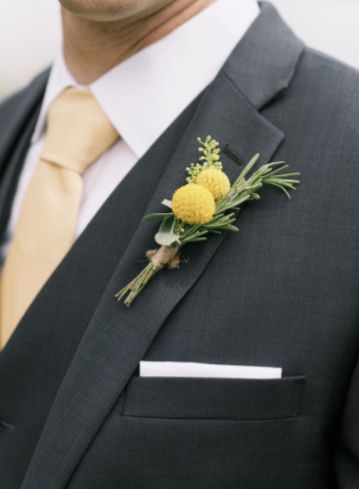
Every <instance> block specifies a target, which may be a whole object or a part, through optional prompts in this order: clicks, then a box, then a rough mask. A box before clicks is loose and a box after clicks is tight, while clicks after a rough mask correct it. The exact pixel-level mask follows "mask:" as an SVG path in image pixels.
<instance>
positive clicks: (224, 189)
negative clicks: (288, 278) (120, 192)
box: [116, 136, 299, 307]
mask: <svg viewBox="0 0 359 489" xmlns="http://www.w3.org/2000/svg"><path fill="white" fill-rule="evenodd" d="M198 141H199V143H200V144H201V147H200V148H199V150H198V151H199V152H200V153H201V156H200V158H199V162H198V163H197V164H196V165H194V164H193V163H192V164H191V166H190V167H189V168H187V172H188V175H189V176H188V178H187V185H184V186H183V187H181V188H179V189H178V190H176V191H175V193H174V194H173V197H172V201H169V200H167V199H165V200H163V202H162V204H163V205H164V206H166V207H168V208H169V209H170V211H169V212H167V213H161V214H151V215H149V216H146V217H144V218H143V221H152V220H154V219H159V220H162V223H161V225H160V227H159V230H158V233H157V234H156V235H155V241H156V243H157V244H158V245H160V248H157V249H154V250H149V251H147V253H146V256H147V258H148V260H149V261H148V264H147V266H146V267H145V268H144V269H143V270H142V272H141V273H140V274H139V275H138V276H137V277H136V278H134V279H133V280H132V281H131V282H130V283H129V284H128V285H126V287H124V288H123V289H122V290H120V291H119V292H118V293H117V294H116V297H117V299H118V300H119V301H120V300H121V299H123V298H124V297H125V296H126V295H127V298H126V299H125V301H124V302H125V304H126V306H128V307H129V306H130V305H131V304H132V302H133V301H134V299H135V298H136V297H137V296H138V294H139V293H140V292H142V290H143V289H144V288H145V287H146V285H147V284H148V283H149V282H150V280H152V279H153V278H154V277H155V276H156V274H157V273H158V272H159V271H160V270H161V269H162V268H164V267H167V268H169V269H175V268H178V267H179V263H180V250H181V248H182V247H183V246H184V245H186V244H188V243H198V242H201V241H205V240H206V239H207V237H206V236H207V235H208V234H210V233H214V234H221V233H222V232H224V231H238V228H236V227H235V226H233V223H234V222H235V220H236V211H238V210H239V206H240V205H242V204H244V203H245V202H247V201H249V200H258V199H259V195H258V193H257V192H258V191H259V190H260V188H261V187H262V186H263V185H264V184H267V185H274V186H275V187H278V188H280V189H281V190H283V192H284V193H285V194H286V195H287V197H288V198H289V199H290V195H289V193H288V190H295V186H294V185H295V184H298V183H299V180H294V179H293V177H296V176H298V175H299V173H287V174H283V173H282V172H283V170H285V169H286V168H288V165H286V166H281V167H280V168H277V169H273V167H275V166H278V165H283V164H284V162H283V161H280V162H276V163H269V164H267V165H263V166H262V167H261V168H259V170H257V171H256V172H254V173H253V174H252V175H251V177H250V178H248V179H246V176H247V174H248V173H249V171H250V170H251V169H252V167H253V166H254V165H255V163H256V162H257V160H258V158H259V154H257V155H255V156H254V157H253V158H252V159H251V161H250V162H249V163H248V165H247V166H246V167H245V168H244V170H243V171H242V173H241V174H240V175H239V177H238V178H237V180H236V181H235V182H234V183H233V185H232V186H231V184H230V182H229V179H228V177H227V175H226V174H225V173H224V172H223V169H222V163H221V162H220V161H219V160H220V156H219V154H220V149H219V147H218V146H219V143H218V142H217V141H215V140H214V139H211V137H210V136H208V137H207V139H206V140H205V141H204V142H203V141H202V140H201V139H200V138H198Z"/></svg>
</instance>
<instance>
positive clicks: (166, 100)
mask: <svg viewBox="0 0 359 489" xmlns="http://www.w3.org/2000/svg"><path fill="white" fill-rule="evenodd" d="M258 13H259V7H258V4H257V3H256V1H255V0H241V1H238V0H217V1H216V2H214V3H213V4H212V5H211V6H209V7H208V8H206V9H205V10H203V11H202V12H201V13H199V14H198V15H196V16H195V17H193V18H192V19H190V20H189V21H188V22H186V23H185V24H183V25H181V26H180V27H178V28H177V29H176V30H174V31H173V32H171V33H170V34H168V35H167V36H166V37H164V38H163V39H161V40H159V41H157V42H156V43H154V44H151V45H150V46H148V47H146V48H144V49H143V50H141V51H139V52H138V53H136V54H135V55H133V56H132V57H131V58H129V59H127V60H125V61H124V62H122V63H120V64H119V65H117V66H116V67H115V68H113V69H111V70H110V71H108V72H107V73H105V74H104V75H103V76H102V77H100V78H99V79H98V80H97V81H95V82H94V83H92V84H91V85H90V86H89V87H81V88H90V89H91V91H92V93H93V94H94V96H95V97H96V99H97V101H98V102H99V104H100V105H101V107H102V109H103V110H104V112H105V113H106V115H107V117H108V118H109V119H110V120H111V122H112V124H113V125H114V126H115V128H116V129H117V131H118V133H119V134H120V135H121V137H122V138H123V139H124V140H125V141H126V143H127V144H128V145H129V146H130V148H131V149H132V150H133V151H134V153H135V154H136V155H137V156H138V157H141V156H142V155H143V154H144V153H146V151H147V150H148V149H149V148H150V147H151V146H152V144H153V143H154V142H155V141H156V140H157V139H158V137H159V136H160V135H161V134H162V133H163V132H164V131H165V130H166V129H167V127H168V126H169V125H170V124H171V123H172V122H173V121H174V120H175V119H176V118H177V117H178V116H179V115H180V113H181V112H182V111H183V110H184V109H185V108H186V107H187V105H189V103H190V102H191V101H192V100H194V99H195V98H196V96H197V95H199V94H200V93H201V92H202V90H204V89H205V88H206V86H207V85H208V84H209V83H210V82H211V81H212V80H213V79H214V78H215V77H216V75H217V74H218V72H219V71H220V69H221V67H222V65H223V64H224V62H225V61H226V59H227V57H228V56H229V55H230V53H231V52H232V50H233V49H234V47H235V46H236V44H237V43H238V42H239V41H240V39H241V38H242V37H243V35H244V34H245V32H246V31H247V30H248V28H249V26H250V25H251V24H252V22H253V21H254V20H255V18H256V17H257V15H258ZM69 86H74V87H79V85H78V83H76V80H75V79H74V77H73V76H72V75H71V73H70V72H69V70H68V68H67V66H66V63H65V60H64V57H63V53H62V49H61V50H60V51H59V53H58V55H57V57H56V60H55V63H54V65H53V68H52V70H51V74H50V78H49V81H48V85H47V89H46V92H45V97H44V101H43V104H42V108H41V112H40V116H39V119H38V122H37V125H36V128H35V132H34V135H33V138H32V142H35V141H36V140H38V139H39V137H40V136H41V134H42V133H43V131H45V129H46V115H47V111H48V108H49V106H50V104H51V103H52V101H53V100H54V99H55V98H56V97H57V96H58V95H59V94H60V93H61V92H62V91H63V90H64V89H65V88H67V87H69Z"/></svg>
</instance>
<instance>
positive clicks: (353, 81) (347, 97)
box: [294, 47, 359, 120]
mask: <svg viewBox="0 0 359 489" xmlns="http://www.w3.org/2000/svg"><path fill="white" fill-rule="evenodd" d="M296 82H298V83H296ZM294 84H295V85H296V86H297V87H298V88H301V89H302V91H303V93H304V94H305V95H306V96H307V98H308V100H309V101H311V102H312V103H314V104H315V103H317V104H321V109H322V110H323V111H324V112H328V113H329V112H333V111H335V110H338V111H339V112H340V113H341V112H343V111H346V110H349V112H352V113H354V112H356V113H357V114H358V115H357V117H359V71H358V70H357V69H355V68H353V67H351V66H349V65H347V64H345V63H343V62H341V61H338V60H336V59H334V58H332V57H330V56H327V55H325V54H323V53H320V52H318V51H316V50H314V49H312V48H308V47H306V48H305V49H304V51H303V54H302V57H301V59H300V60H299V63H298V66H297V70H296V76H295V77H294ZM304 88H306V89H304ZM298 92H299V91H298ZM357 120H358V119H357Z"/></svg>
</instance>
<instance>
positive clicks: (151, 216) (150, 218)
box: [142, 212, 174, 221]
mask: <svg viewBox="0 0 359 489" xmlns="http://www.w3.org/2000/svg"><path fill="white" fill-rule="evenodd" d="M173 215H174V214H173V212H166V213H164V214H161V213H159V214H149V215H148V216H146V217H144V218H143V219H142V221H154V220H155V219H165V218H166V217H172V216H173Z"/></svg>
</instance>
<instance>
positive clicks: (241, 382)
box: [122, 377, 306, 420]
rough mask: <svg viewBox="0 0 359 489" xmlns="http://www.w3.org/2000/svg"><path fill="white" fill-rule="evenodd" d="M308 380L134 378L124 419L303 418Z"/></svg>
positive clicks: (126, 396) (127, 392) (126, 401)
mask: <svg viewBox="0 0 359 489" xmlns="http://www.w3.org/2000/svg"><path fill="white" fill-rule="evenodd" d="M305 383H306V377H285V378H281V379H265V380H262V379H260V380H253V379H212V378H178V377H176V378H175V377H173V378H172V377H171V378H169V377H135V378H133V379H132V380H131V382H130V383H129V385H128V387H127V390H126V395H125V400H124V404H123V409H122V416H133V417H146V418H168V419H225V420H256V419H257V420H266V419H283V418H293V417H296V416H299V414H300V407H301V400H302V396H303V392H304V387H305Z"/></svg>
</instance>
